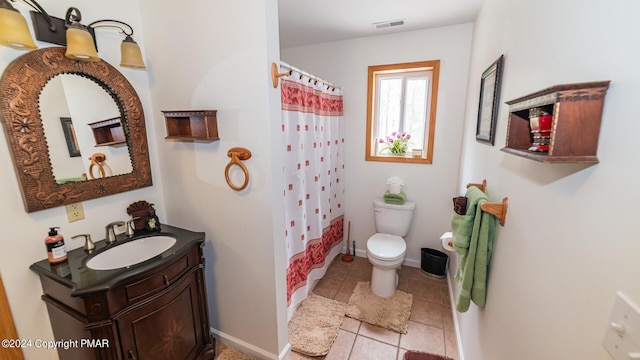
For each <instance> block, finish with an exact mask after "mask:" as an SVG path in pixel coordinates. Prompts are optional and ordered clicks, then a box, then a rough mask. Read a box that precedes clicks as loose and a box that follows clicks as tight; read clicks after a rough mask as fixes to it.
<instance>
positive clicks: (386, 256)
mask: <svg viewBox="0 0 640 360" xmlns="http://www.w3.org/2000/svg"><path fill="white" fill-rule="evenodd" d="M367 250H368V251H369V254H370V255H372V256H374V257H376V258H378V259H380V260H389V261H390V260H395V259H397V258H400V257H402V256H404V254H405V252H406V250H407V244H406V243H405V242H404V239H403V238H402V237H400V236H398V235H390V234H381V233H377V234H375V235H373V236H372V237H370V238H369V240H368V241H367Z"/></svg>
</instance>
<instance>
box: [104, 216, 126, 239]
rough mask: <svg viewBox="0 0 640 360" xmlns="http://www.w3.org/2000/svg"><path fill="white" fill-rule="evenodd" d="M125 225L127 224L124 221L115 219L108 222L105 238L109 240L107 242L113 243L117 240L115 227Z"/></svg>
mask: <svg viewBox="0 0 640 360" xmlns="http://www.w3.org/2000/svg"><path fill="white" fill-rule="evenodd" d="M124 225H125V223H124V221H114V222H112V223H109V224H107V226H105V227H104V229H105V236H104V239H105V241H106V242H107V244H112V243H114V242H115V241H116V231H115V227H116V226H124Z"/></svg>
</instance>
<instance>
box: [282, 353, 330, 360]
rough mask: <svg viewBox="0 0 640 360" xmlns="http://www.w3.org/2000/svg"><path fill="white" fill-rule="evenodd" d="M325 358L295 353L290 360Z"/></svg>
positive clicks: (319, 359) (317, 359)
mask: <svg viewBox="0 0 640 360" xmlns="http://www.w3.org/2000/svg"><path fill="white" fill-rule="evenodd" d="M324 358H325V357H324V356H307V355H304V354H300V353H297V352H295V351H292V352H291V355H289V359H288V360H324Z"/></svg>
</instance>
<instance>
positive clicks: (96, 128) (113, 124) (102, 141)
mask: <svg viewBox="0 0 640 360" xmlns="http://www.w3.org/2000/svg"><path fill="white" fill-rule="evenodd" d="M89 126H90V127H91V130H92V131H93V137H94V139H95V140H96V146H117V145H124V144H126V142H127V139H126V138H125V136H124V130H123V128H122V121H121V119H120V117H114V118H111V119H106V120H101V121H96V122H93V123H90V124H89Z"/></svg>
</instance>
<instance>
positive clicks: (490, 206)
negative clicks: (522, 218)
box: [480, 197, 509, 226]
mask: <svg viewBox="0 0 640 360" xmlns="http://www.w3.org/2000/svg"><path fill="white" fill-rule="evenodd" d="M508 201H509V199H508V198H506V197H505V198H504V199H502V202H499V203H496V202H488V201H485V202H483V203H482V204H480V209H482V211H484V212H488V213H489V214H491V215H494V216H495V217H497V218H498V220H500V225H502V226H504V223H505V219H506V218H507V202H508Z"/></svg>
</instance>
